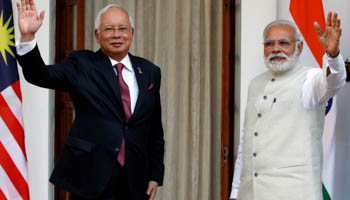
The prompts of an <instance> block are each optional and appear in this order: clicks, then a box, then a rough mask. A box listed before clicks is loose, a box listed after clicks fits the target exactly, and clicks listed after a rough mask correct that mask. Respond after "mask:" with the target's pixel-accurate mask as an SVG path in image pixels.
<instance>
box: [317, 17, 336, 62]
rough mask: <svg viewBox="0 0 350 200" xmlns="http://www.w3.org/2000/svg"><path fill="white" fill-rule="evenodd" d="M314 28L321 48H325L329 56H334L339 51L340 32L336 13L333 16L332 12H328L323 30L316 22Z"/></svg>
mask: <svg viewBox="0 0 350 200" xmlns="http://www.w3.org/2000/svg"><path fill="white" fill-rule="evenodd" d="M315 29H316V32H317V36H318V39H319V41H320V43H321V45H322V46H323V48H325V49H326V51H327V52H328V53H329V54H330V55H331V56H336V55H337V54H338V52H339V39H340V36H341V32H342V29H341V26H340V19H339V18H338V15H337V13H335V14H334V15H333V16H332V12H329V13H328V17H327V24H326V28H325V31H324V32H322V31H321V28H320V26H319V25H318V23H315Z"/></svg>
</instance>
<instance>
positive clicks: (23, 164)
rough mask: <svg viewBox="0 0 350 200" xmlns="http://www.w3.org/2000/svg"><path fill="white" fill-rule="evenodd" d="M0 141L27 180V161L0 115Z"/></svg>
mask: <svg viewBox="0 0 350 200" xmlns="http://www.w3.org/2000/svg"><path fill="white" fill-rule="evenodd" d="M0 133H1V134H0V141H1V143H2V144H3V145H4V147H5V149H6V151H7V153H8V154H9V155H10V157H11V159H12V161H13V162H14V163H15V165H16V166H17V168H18V170H19V171H20V172H21V174H22V176H23V177H24V179H25V180H27V161H26V160H25V157H24V155H23V152H22V149H21V148H20V146H19V145H18V144H17V142H16V140H15V138H14V137H13V136H12V134H11V132H10V130H9V129H8V128H7V126H6V124H5V122H4V121H3V119H2V118H1V117H0Z"/></svg>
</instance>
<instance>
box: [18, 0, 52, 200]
mask: <svg viewBox="0 0 350 200" xmlns="http://www.w3.org/2000/svg"><path fill="white" fill-rule="evenodd" d="M16 2H19V1H17V0H12V6H13V10H14V12H13V13H14V23H15V30H16V31H15V35H16V38H17V39H19V37H20V34H19V30H18V22H17V20H18V17H17V15H18V13H17V8H16ZM35 3H36V6H37V10H38V11H39V12H40V11H42V10H44V11H45V17H44V22H43V25H42V27H41V28H40V30H39V31H38V33H37V34H36V38H37V40H38V45H39V48H40V49H41V55H42V57H43V59H44V61H45V62H46V63H53V60H54V36H55V34H54V28H55V1H54V0H36V1H35ZM18 69H19V73H20V81H21V89H22V95H23V108H22V110H23V118H24V130H25V136H26V138H25V142H26V151H27V158H28V179H29V180H28V182H29V191H30V198H31V199H35V200H51V199H53V185H52V184H51V183H49V176H50V174H51V171H52V168H53V155H54V145H53V134H54V112H53V108H54V98H53V97H54V96H53V95H54V93H53V91H50V90H47V89H43V88H39V87H36V86H33V85H31V84H29V83H28V82H26V81H25V80H24V78H23V75H22V72H21V67H19V68H18Z"/></svg>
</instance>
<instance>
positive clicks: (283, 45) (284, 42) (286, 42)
mask: <svg viewBox="0 0 350 200" xmlns="http://www.w3.org/2000/svg"><path fill="white" fill-rule="evenodd" d="M278 44H279V45H280V46H282V47H287V46H289V45H290V42H289V41H285V40H282V41H278Z"/></svg>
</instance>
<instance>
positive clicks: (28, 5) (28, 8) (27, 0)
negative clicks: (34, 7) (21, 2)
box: [25, 0, 30, 10]
mask: <svg viewBox="0 0 350 200" xmlns="http://www.w3.org/2000/svg"><path fill="white" fill-rule="evenodd" d="M25 5H26V10H30V1H29V0H26V3H25Z"/></svg>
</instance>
